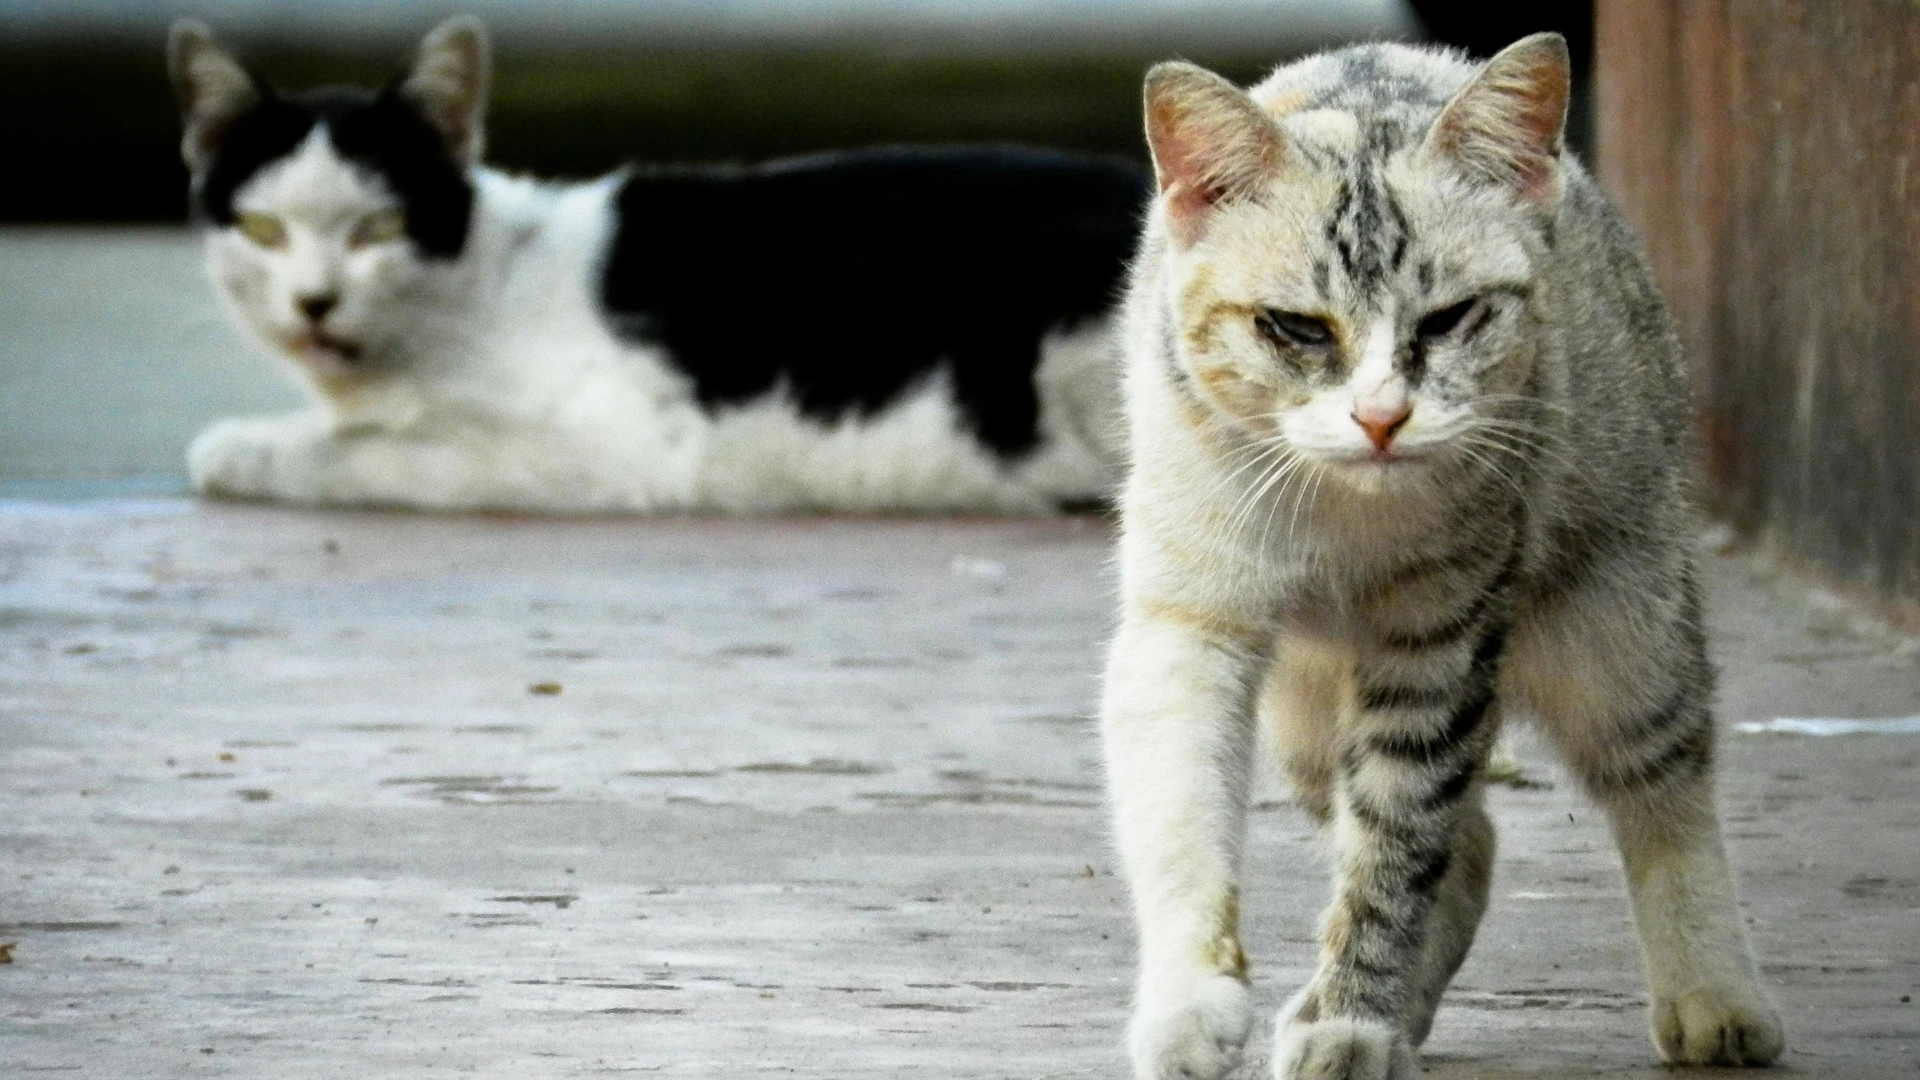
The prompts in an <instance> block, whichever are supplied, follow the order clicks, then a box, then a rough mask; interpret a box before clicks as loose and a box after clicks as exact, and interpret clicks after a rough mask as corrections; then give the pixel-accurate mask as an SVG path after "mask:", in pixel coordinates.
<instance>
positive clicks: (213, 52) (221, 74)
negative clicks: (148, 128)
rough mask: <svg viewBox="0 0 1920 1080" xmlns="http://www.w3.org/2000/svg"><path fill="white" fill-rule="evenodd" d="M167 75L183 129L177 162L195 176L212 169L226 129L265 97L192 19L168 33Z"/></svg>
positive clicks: (227, 53) (259, 87) (229, 54)
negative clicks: (182, 122)
mask: <svg viewBox="0 0 1920 1080" xmlns="http://www.w3.org/2000/svg"><path fill="white" fill-rule="evenodd" d="M167 74H168V75H169V76H170V77H171V78H172V79H173V91H174V93H175V94H176V95H178V97H179V99H180V112H181V116H182V117H183V119H184V122H185V126H186V132H185V134H184V135H183V136H182V137H181V140H180V156H181V157H182V158H183V159H185V161H186V163H187V168H188V169H191V170H192V171H193V172H194V173H195V174H196V175H198V174H200V173H203V172H205V171H206V170H207V168H208V166H210V165H212V164H213V158H214V155H215V154H217V153H219V150H220V142H221V140H222V139H224V138H225V137H226V134H227V129H228V128H230V127H232V126H233V122H234V121H235V120H236V119H238V118H239V117H240V116H241V115H243V114H244V113H245V112H246V111H247V110H248V109H251V108H253V107H254V106H255V105H258V104H259V103H260V100H261V99H262V98H263V97H264V96H265V95H266V92H265V91H264V90H263V89H262V88H261V86H260V84H259V83H257V82H255V81H254V78H253V76H252V75H250V74H248V73H247V69H246V68H243V67H241V66H240V62H239V61H238V60H235V59H234V58H233V55H232V54H231V53H229V52H227V51H226V50H225V49H222V48H221V47H220V46H219V45H217V44H215V43H214V40H213V31H211V30H208V29H207V26H206V24H205V23H202V22H199V21H198V20H195V19H181V20H180V21H179V22H176V23H174V24H173V29H172V30H171V31H169V32H168V34H167Z"/></svg>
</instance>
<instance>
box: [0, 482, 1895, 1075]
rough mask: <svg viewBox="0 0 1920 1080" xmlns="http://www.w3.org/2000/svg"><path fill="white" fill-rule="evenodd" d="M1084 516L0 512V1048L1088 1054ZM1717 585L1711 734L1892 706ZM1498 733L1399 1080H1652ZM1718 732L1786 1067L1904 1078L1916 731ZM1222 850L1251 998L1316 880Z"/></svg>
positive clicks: (554, 1068)
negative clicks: (1500, 769) (1502, 756)
mask: <svg viewBox="0 0 1920 1080" xmlns="http://www.w3.org/2000/svg"><path fill="white" fill-rule="evenodd" d="M1109 543H1110V537H1109V535H1108V534H1107V531H1106V528H1105V526H1104V525H1103V524H1102V523H1100V522H1099V521H1097V520H1093V519H1067V520H1053V521H1035V522H972V521H905V520H893V521H889V520H878V521H875V520H868V521H842V520H831V519H787V520H777V521H759V522H738V521H709V520H662V521H553V520H546V521H536V520H526V519H517V518H505V517H476V518H438V519H436V518H426V517H419V516H411V515H403V514H374V513H346V514H319V513H307V512H300V511H290V510H279V509H271V508H264V507H252V506H235V505H202V504H196V503H193V502H191V501H187V500H183V499H159V500H150V501H140V502H129V501H83V502H77V503H66V504H51V503H28V502H13V503H4V504H0V942H12V943H14V944H13V948H12V950H11V956H12V963H11V964H7V965H0V1075H4V1076H38V1075H42V1074H47V1075H59V1076H76V1077H126V1076H141V1077H190V1076H209V1077H211V1076H233V1077H265V1076H336V1075H337V1076H379V1077H393V1078H405V1077H442V1076H461V1075H472V1076H503V1077H505V1076H512V1077H520V1076H541V1077H571V1076H594V1075H601V1074H643V1075H661V1076H689V1077H740V1076H753V1075H761V1074H771V1075H791V1076H803V1077H819V1078H835V1080H847V1078H855V1077H874V1078H880V1077H889V1078H890V1077H900V1076H909V1075H912V1076H919V1075H926V1076H955V1077H969V1078H973V1077H979V1078H1001V1077H1005V1078H1010V1080H1041V1078H1063V1077H1082V1076H1086V1077H1119V1076H1123V1075H1125V1072H1126V1070H1125V1064H1124V1060H1123V1057H1122V1054H1121V1051H1120V1043H1121V1038H1122V1029H1123V1025H1124V1021H1125V1002H1126V997H1127V987H1128V982H1129V979H1130V945H1129V923H1128V914H1127V909H1126V903H1125V896H1124V890H1123V888H1122V885H1121V882H1120V881H1119V880H1118V879H1116V877H1115V865H1114V859H1113V857H1112V854H1111V852H1110V849H1109V845H1108V842H1107V839H1106V834H1105V823H1104V820H1103V815H1102V811H1101V795H1100V789H1099V785H1100V779H1101V778H1100V772H1099V767H1098V763H1097V744H1096V740H1095V733H1094V731H1093V729H1092V726H1091V722H1090V720H1089V719H1088V716H1089V712H1090V709H1091V703H1092V701H1093V699H1094V695H1095V691H1096V672H1097V669H1098V663H1099V654H1100V643H1101V639H1102V637H1103V635H1104V634H1105V632H1106V630H1107V628H1108V625H1109V621H1110V596H1111V591H1112V584H1111V580H1110V577H1109V570H1108V566H1109V564H1108V547H1109ZM1712 597H1713V620H1714V626H1715V641H1716V646H1717V649H1718V656H1719V659H1720V661H1721V663H1722V665H1723V667H1724V668H1725V671H1726V676H1725V687H1724V692H1723V695H1722V697H1723V700H1724V704H1725V709H1724V712H1725V715H1726V718H1727V720H1728V721H1729V722H1740V721H1755V720H1765V719H1771V718H1773V717H1776V716H1858V717H1884V716H1904V715H1912V714H1915V713H1920V648H1916V647H1915V645H1914V644H1913V643H1912V642H1911V641H1906V640H1903V639H1899V638H1896V637H1893V636H1890V635H1887V634H1885V633H1882V632H1879V631H1877V630H1875V629H1874V628H1872V627H1871V626H1866V625H1863V624H1860V623H1858V622H1857V621H1856V620H1854V619H1852V618H1851V617H1850V616H1849V615H1848V614H1847V613H1846V612H1845V610H1844V609H1842V608H1840V607H1838V606H1836V605H1833V604H1831V603H1822V602H1820V601H1819V600H1818V598H1817V597H1809V596H1808V595H1807V594H1805V593H1804V592H1803V591H1802V590H1799V589H1797V588H1795V587H1792V586H1790V585H1787V584H1783V583H1781V582H1778V581H1773V580H1771V579H1769V578H1767V577H1766V576H1765V575H1763V574H1760V573H1759V572H1757V571H1755V570H1754V569H1752V568H1751V567H1750V566H1749V565H1748V564H1747V563H1745V562H1742V561H1739V560H1736V559H1721V560H1717V561H1715V562H1714V563H1713V566H1712ZM1521 754H1522V756H1523V758H1524V759H1526V760H1527V761H1528V774H1529V775H1530V776H1531V777H1532V778H1533V779H1534V780H1536V781H1539V782H1542V783H1544V784H1548V785H1552V786H1534V787H1527V788H1524V789H1514V788H1502V789H1499V790H1498V791H1496V792H1495V794H1494V797H1493V802H1494V804H1495V808H1496V812H1497V816H1498V818H1499V821H1500V825H1501V829H1502V838H1503V839H1502V854H1501V858H1500V864H1499V877H1498V881H1497V883H1496V889H1495V903H1494V909H1493V912H1492V914H1491V915H1490V917H1489V920H1488V923H1487V925H1486V927H1485V928H1484V930H1483V932H1482V934H1481V937H1480V944H1479V946H1478V947H1477V949H1476V951H1475V954H1474V956H1473V958H1472V959H1471V960H1470V961H1469V963H1468V965H1467V967H1466V969H1465V970H1464V971H1463V972H1462V974H1461V977H1460V979H1459V980H1458V984H1457V986H1456V988H1455V989H1454V991H1453V992H1452V994H1451V995H1450V997H1449V998H1448V1000H1447V1004H1446V1005H1445V1007H1444V1008H1443V1009H1442V1012H1441V1015H1440V1019H1439V1024H1438V1028H1437V1031H1436V1034H1435V1037H1434V1039H1433V1041H1432V1043H1431V1044H1430V1046H1429V1054H1428V1058H1427V1061H1428V1065H1429V1073H1428V1075H1430V1076H1434V1077H1438V1078H1458V1080H1464V1078H1468V1077H1520V1076H1526V1077H1563V1076H1614V1077H1655V1076H1668V1075H1672V1074H1669V1073H1666V1072H1663V1071H1661V1070H1659V1069H1657V1068H1656V1067H1655V1066H1654V1065H1653V1057H1652V1052H1651V1050H1650V1048H1649V1046H1648V1043H1647V1040H1646V1036H1645V1034H1644V1030H1643V1026H1644V1025H1643V1021H1642V1015H1641V1014H1642V1009H1643V1005H1644V994H1643V990H1642V987H1641V984H1640V979H1639V974H1638V970H1637V965H1638V960H1637V954H1636V952H1635V947H1634V944H1633V939H1632V936H1631V932H1630V928H1629V925H1628V921H1627V910H1626V903H1625V898H1624V892H1623V888H1622V882H1621V878H1620V873H1619V870H1618V867H1617V864H1616V862H1615V860H1614V859H1613V857H1612V854H1611V852H1610V849H1609V846H1608V842H1607V839H1606V836H1605V833H1604V830H1603V828H1602V826H1601V823H1600V822H1599V820H1598V819H1597V818H1596V817H1595V815H1594V814H1593V813H1592V812H1591V811H1590V810H1589V808H1588V807H1587V806H1586V805H1585V804H1584V803H1582V802H1581V801H1580V799H1578V798H1577V797H1576V796H1575V795H1574V794H1573V793H1572V792H1571V791H1569V790H1568V788H1567V786H1566V785H1565V784H1561V783H1558V782H1557V777H1556V776H1555V774H1554V773H1553V772H1552V770H1551V768H1550V767H1549V766H1547V765H1544V764H1542V763H1540V762H1538V761H1535V760H1533V759H1532V757H1531V756H1530V755H1531V750H1530V749H1529V748H1528V747H1527V746H1525V745H1522V747H1521ZM1724 757H1725V762H1726V769H1725V779H1724V782H1723V801H1724V803H1725V805H1726V812H1727V818H1728V823H1729V824H1728V828H1729V831H1730V843H1731V845H1732V850H1733V855H1734V858H1735V860H1736V862H1737V864H1738V866H1739V868H1740V871H1741V876H1742V884H1743V887H1744V890H1745V894H1746V897H1747V911H1748V916H1749V919H1750V921H1751V926H1752V930H1753V933H1754V936H1755V939H1756V941H1757V942H1758V944H1759V948H1760V951H1761V954H1762V957H1763V960H1764V964H1765V970H1766V975H1767V979H1768V981H1769V982H1770V983H1771V984H1772V986H1773V987H1774V991H1775V993H1776V994H1777V995H1778V997H1779V1000H1780V1001H1781V1003H1782V1005H1783V1007H1784V1009H1785V1012H1786V1016H1787V1018H1788V1022H1789V1024H1790V1026H1791V1032H1792V1038H1793V1048H1792V1050H1791V1051H1790V1052H1789V1055H1788V1062H1789V1064H1790V1065H1791V1066H1792V1069H1793V1070H1794V1072H1795V1073H1797V1074H1801V1075H1807V1076H1818V1077H1833V1078H1852V1077H1860V1078H1868V1077H1872V1078H1878V1077H1893V1076H1909V1075H1914V1074H1915V1073H1916V1072H1917V1071H1920V1006H1916V1005H1915V1004H1913V1003H1912V1002H1911V998H1912V996H1913V995H1914V994H1916V993H1920V985H1916V984H1920V855H1916V854H1915V853H1916V851H1920V843H1917V842H1916V841H1920V736H1914V735H1905V736H1902V735H1894V734H1873V735H1859V736H1849V737H1837V738H1810V737H1804V736H1780V735H1750V734H1739V733H1730V734H1729V735H1728V737H1727V739H1726V750H1725V755H1724ZM1253 834H1254V839H1253V844H1252V848H1251V852H1252V864H1253V869H1252V872H1251V876H1250V878H1249V881H1248V885H1247V889H1248V902H1247V924H1248V945H1249V951H1250V953H1251V954H1252V957H1253V962H1254V978H1255V987H1256V991H1257V994H1258V996H1259V998H1260V999H1261V1001H1262V1007H1263V1008H1268V1009H1270V1008H1277V1007H1278V1005H1279V1004H1280V1003H1281V1001H1282V1000H1284V998H1285V997H1286V995H1287V994H1288V993H1289V992H1290V991H1291V990H1292V989H1293V988H1294V987H1295V986H1296V985H1297V984H1298V982H1299V981H1300V980H1301V979H1302V978H1304V976H1305V975H1306V973H1307V971H1308V967H1309V964H1310V963H1311V960H1312V957H1313V946H1312V944H1311V934H1312V926H1313V920H1314V916H1315V913H1316V912H1317V910H1318V907H1319V905H1320V904H1321V902H1322V900H1323V899H1324V896H1325V892H1326V883H1325V877H1324V871H1323V868H1322V863H1321V862H1320V860H1319V857H1318V855H1317V848H1316V846H1315V843H1314V840H1313V837H1312V835H1311V833H1310V830H1309V828H1308V826H1307V824H1306V822H1305V821H1304V819H1303V817H1302V815H1301V814H1299V813H1298V812H1297V811H1296V810H1295V809H1294V808H1293V807H1291V806H1289V805H1288V804H1287V803H1286V802H1285V799H1284V793H1283V792H1281V791H1278V790H1273V791H1270V792H1268V793H1267V794H1266V795H1265V796H1264V798H1263V801H1262V802H1261V804H1260V807H1259V809H1258V810H1257V812H1256V813H1255V815H1254V823H1253ZM1264 1039H1265V1036H1264V1035H1262V1041H1263V1042H1264ZM1250 1075H1255V1074H1250Z"/></svg>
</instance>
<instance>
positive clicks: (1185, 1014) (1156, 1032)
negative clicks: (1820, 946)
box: [1127, 972, 1253, 1080]
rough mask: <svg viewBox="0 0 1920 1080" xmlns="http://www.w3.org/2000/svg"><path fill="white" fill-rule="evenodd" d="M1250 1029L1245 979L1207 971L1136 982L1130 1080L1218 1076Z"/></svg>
mask: <svg viewBox="0 0 1920 1080" xmlns="http://www.w3.org/2000/svg"><path fill="white" fill-rule="evenodd" d="M1252 1030H1253V1000H1252V998H1251V996H1249V994H1248V993H1247V984H1246V983H1244V982H1241V981H1240V980H1239V979H1236V978H1234V977H1233V976H1231V975H1218V974H1214V973H1212V972H1207V973H1202V974H1195V975H1192V976H1185V977H1174V978H1148V979H1143V980H1142V981H1141V987H1140V994H1139V999H1138V1000H1137V1001H1136V1002H1135V1004H1134V1009H1133V1025H1132V1028H1131V1029H1130V1030H1129V1032H1128V1037H1127V1045H1128V1048H1129V1049H1130V1050H1131V1051H1132V1055H1133V1075H1134V1077H1135V1078H1136V1080H1219V1078H1221V1077H1224V1076H1226V1075H1227V1074H1228V1073H1230V1072H1232V1071H1233V1069H1234V1068H1235V1067H1236V1066H1238V1065H1239V1064H1240V1055H1241V1053H1242V1052H1243V1051H1244V1050H1245V1048H1246V1045H1247V1035H1248V1033H1249V1032H1251V1031H1252Z"/></svg>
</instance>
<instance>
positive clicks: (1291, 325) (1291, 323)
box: [1254, 308, 1333, 349]
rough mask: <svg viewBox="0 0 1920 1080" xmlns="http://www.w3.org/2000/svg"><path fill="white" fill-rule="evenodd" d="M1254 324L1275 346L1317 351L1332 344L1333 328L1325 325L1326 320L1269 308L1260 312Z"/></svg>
mask: <svg viewBox="0 0 1920 1080" xmlns="http://www.w3.org/2000/svg"><path fill="white" fill-rule="evenodd" d="M1254 322H1255V324H1257V325H1258V326H1259V327H1260V332H1261V333H1262V334H1265V335H1266V336H1267V338H1268V339H1269V340H1271V341H1272V342H1274V343H1275V344H1276V345H1291V346H1294V347H1296V348H1298V347H1305V348H1309V349H1317V348H1320V347H1321V346H1325V345H1331V344H1333V327H1331V326H1328V325H1327V320H1325V319H1320V318H1315V317H1314V316H1312V315H1302V314H1300V313H1299V312H1297V311H1278V310H1274V309H1272V308H1269V309H1268V310H1266V311H1263V312H1261V313H1260V314H1259V316H1258V317H1257V318H1255V319H1254Z"/></svg>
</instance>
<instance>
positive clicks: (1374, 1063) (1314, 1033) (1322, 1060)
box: [1273, 986, 1420, 1080]
mask: <svg viewBox="0 0 1920 1080" xmlns="http://www.w3.org/2000/svg"><path fill="white" fill-rule="evenodd" d="M1303 1016H1304V1017H1309V1018H1311V1019H1303V1018H1302V1017H1303ZM1276 1026H1277V1028H1278V1030H1277V1031H1275V1033H1274V1039H1273V1075H1274V1077H1275V1078H1276V1080H1416V1078H1417V1077H1418V1076H1419V1075H1420V1061H1419V1058H1418V1056H1416V1055H1415V1054H1414V1051H1413V1044H1412V1043H1410V1042H1408V1041H1407V1035H1406V1032H1404V1031H1402V1030H1400V1028H1399V1027H1398V1026H1397V1025H1393V1024H1385V1023H1380V1022H1378V1021H1373V1020H1357V1019H1354V1018H1352V1017H1346V1016H1331V1017H1326V1018H1319V1007H1318V1004H1317V1003H1316V1002H1314V1001H1313V988H1312V987H1311V986H1309V987H1308V988H1307V989H1305V990H1302V991H1300V992H1299V993H1298V994H1295V995H1294V998H1293V1000H1292V1001H1289V1002H1287V1006H1286V1008H1284V1009H1281V1010H1280V1018H1279V1020H1278V1022H1277V1025H1276Z"/></svg>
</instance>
